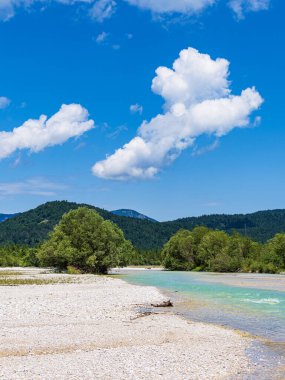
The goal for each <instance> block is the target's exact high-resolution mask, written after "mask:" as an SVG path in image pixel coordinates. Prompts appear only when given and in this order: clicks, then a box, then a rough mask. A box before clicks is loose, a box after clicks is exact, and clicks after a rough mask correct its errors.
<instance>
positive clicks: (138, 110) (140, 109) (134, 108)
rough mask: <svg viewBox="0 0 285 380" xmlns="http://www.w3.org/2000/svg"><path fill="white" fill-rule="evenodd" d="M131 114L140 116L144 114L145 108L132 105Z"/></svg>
mask: <svg viewBox="0 0 285 380" xmlns="http://www.w3.org/2000/svg"><path fill="white" fill-rule="evenodd" d="M130 112H131V113H133V114H134V113H138V114H140V115H141V114H142V113H143V106H141V105H140V104H138V103H136V104H132V105H131V106H130Z"/></svg>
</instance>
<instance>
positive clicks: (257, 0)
mask: <svg viewBox="0 0 285 380" xmlns="http://www.w3.org/2000/svg"><path fill="white" fill-rule="evenodd" d="M269 6H270V0H230V1H229V7H230V8H231V9H232V10H233V11H234V13H235V15H236V17H237V19H238V20H242V19H244V17H245V14H246V13H248V12H259V11H264V10H267V9H268V8H269Z"/></svg>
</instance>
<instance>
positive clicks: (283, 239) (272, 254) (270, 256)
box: [261, 234, 285, 269]
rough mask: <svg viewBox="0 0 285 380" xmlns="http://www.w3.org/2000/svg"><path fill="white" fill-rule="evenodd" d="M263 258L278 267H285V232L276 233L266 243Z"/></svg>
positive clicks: (265, 261)
mask: <svg viewBox="0 0 285 380" xmlns="http://www.w3.org/2000/svg"><path fill="white" fill-rule="evenodd" d="M261 260H262V261H263V262H264V263H265V264H271V265H273V266H275V267H276V268H283V269H284V268H285V234H276V235H275V236H274V238H272V239H270V240H269V241H268V242H267V244H265V245H264V247H263V250H262V255H261Z"/></svg>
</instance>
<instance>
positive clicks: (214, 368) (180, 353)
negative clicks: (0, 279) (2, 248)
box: [0, 269, 252, 380]
mask: <svg viewBox="0 0 285 380" xmlns="http://www.w3.org/2000/svg"><path fill="white" fill-rule="evenodd" d="M16 271H17V272H18V274H17V278H18V279H20V280H21V281H22V282H24V280H25V279H30V280H32V281H33V280H39V281H43V284H42V285H40V284H39V283H40V282H39V281H38V282H37V285H32V283H31V282H32V281H30V285H19V284H18V286H9V285H8V286H1V287H0V297H1V306H0V323H1V334H0V347H1V350H0V378H1V379H94V378H96V379H148V380H149V379H159V378H161V379H173V378H175V379H178V380H179V379H231V378H234V379H239V378H240V379H242V378H245V376H247V375H248V376H249V373H250V371H251V370H252V368H251V364H250V361H249V359H248V357H247V355H246V350H247V349H248V348H249V347H250V346H251V343H252V340H251V339H250V338H248V337H244V336H241V335H240V334H238V333H237V332H235V331H232V330H229V329H224V328H222V327H218V326H214V325H208V324H205V323H198V322H191V321H187V320H185V319H183V318H180V317H178V316H176V315H173V314H172V313H171V311H168V310H167V311H166V312H162V313H161V312H159V313H156V310H155V309H153V310H151V312H147V313H144V311H146V310H148V311H149V310H150V309H149V307H150V305H151V304H152V303H160V302H163V301H164V300H165V296H163V295H162V294H161V293H160V292H159V291H158V290H157V289H156V288H154V287H148V286H147V287H146V286H136V285H131V284H128V283H126V282H124V281H122V280H120V279H113V278H109V277H103V276H102V277H101V276H91V275H79V276H70V275H62V274H52V273H45V274H42V273H41V272H42V271H41V270H37V269H33V270H32V271H28V272H27V271H26V272H25V270H18V269H16ZM6 272H7V270H6ZM0 275H1V273H0ZM8 277H9V278H11V279H13V278H14V277H13V276H11V273H9V274H7V278H8ZM48 282H50V283H48Z"/></svg>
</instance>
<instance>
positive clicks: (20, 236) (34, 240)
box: [0, 201, 285, 249]
mask: <svg viewBox="0 0 285 380" xmlns="http://www.w3.org/2000/svg"><path fill="white" fill-rule="evenodd" d="M80 206H87V207H90V208H93V209H95V210H96V211H98V213H99V214H100V215H101V216H102V217H103V218H105V219H108V220H111V221H113V222H114V223H116V224H117V225H118V226H119V227H120V228H121V229H122V230H123V231H124V234H125V237H126V238H127V239H128V240H130V241H131V242H132V243H133V244H134V246H136V247H138V248H141V249H159V248H161V247H162V246H163V244H164V243H165V242H166V241H167V240H168V239H169V237H170V236H171V235H173V234H174V233H175V232H176V231H178V230H179V229H181V228H185V229H189V230H191V229H193V228H194V227H195V226H201V225H204V226H207V227H210V228H213V229H219V230H224V231H226V232H229V233H231V232H233V231H237V232H240V233H241V234H243V235H244V234H246V235H248V236H249V237H251V238H253V239H254V240H257V241H260V242H264V241H266V240H268V239H269V238H271V237H273V236H274V235H275V234H276V233H277V232H285V210H271V211H259V212H256V213H253V214H245V215H242V214H237V215H205V216H200V217H191V218H184V219H177V220H174V221H170V222H163V223H159V222H156V223H154V222H153V221H149V220H143V219H138V218H131V217H125V216H119V215H115V214H112V213H111V212H109V211H106V210H103V209H100V208H97V207H94V206H90V205H84V204H77V203H72V202H66V201H56V202H48V203H45V204H43V205H41V206H39V207H37V208H35V209H33V210H30V211H27V212H24V213H21V214H18V215H16V216H15V217H13V218H12V219H9V220H6V221H4V222H3V223H0V244H1V245H4V244H8V243H16V244H27V245H29V246H34V245H37V244H39V243H41V242H42V241H43V240H44V239H46V238H47V236H48V233H49V232H50V231H51V230H52V229H53V227H54V226H55V225H56V224H57V223H58V222H59V220H60V219H61V217H62V215H63V214H64V213H66V212H68V211H70V210H72V209H76V208H78V207H80Z"/></svg>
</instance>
